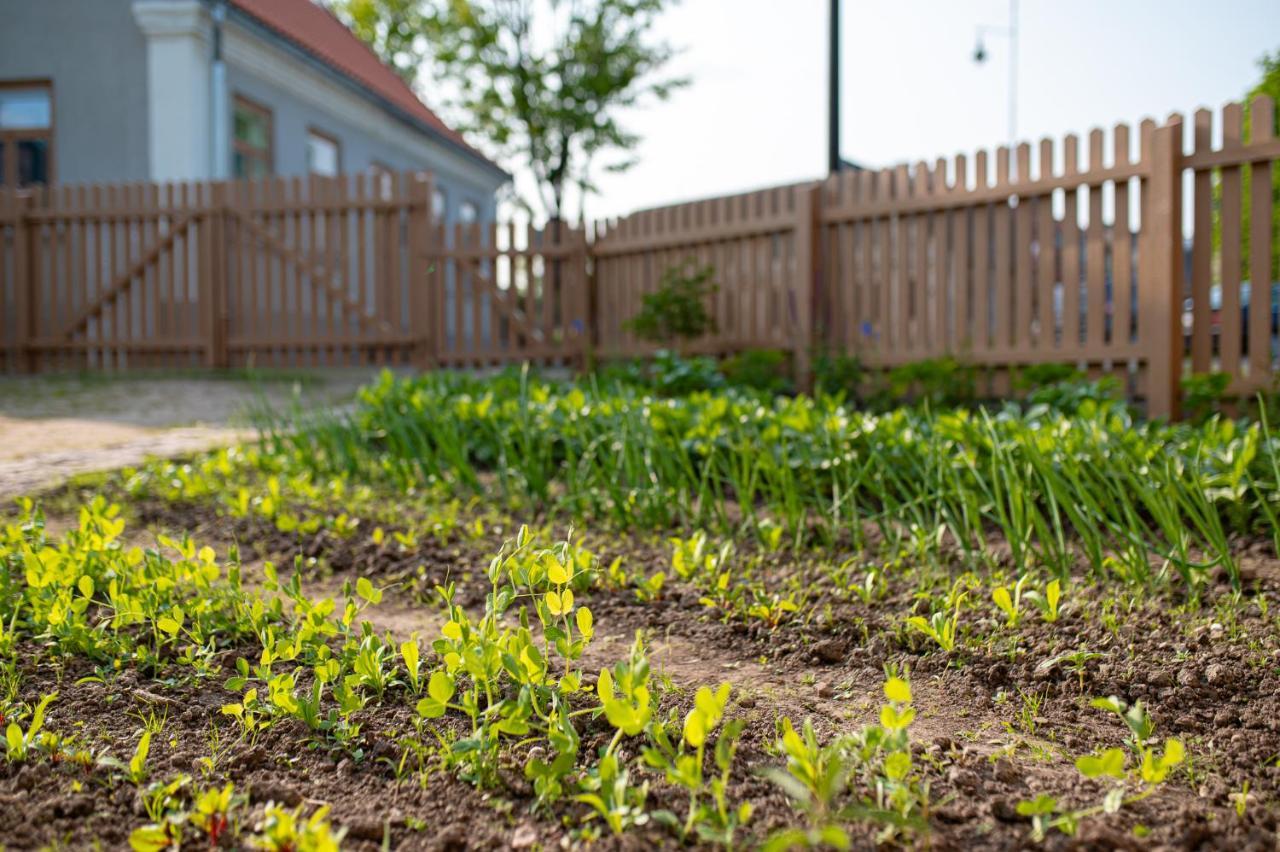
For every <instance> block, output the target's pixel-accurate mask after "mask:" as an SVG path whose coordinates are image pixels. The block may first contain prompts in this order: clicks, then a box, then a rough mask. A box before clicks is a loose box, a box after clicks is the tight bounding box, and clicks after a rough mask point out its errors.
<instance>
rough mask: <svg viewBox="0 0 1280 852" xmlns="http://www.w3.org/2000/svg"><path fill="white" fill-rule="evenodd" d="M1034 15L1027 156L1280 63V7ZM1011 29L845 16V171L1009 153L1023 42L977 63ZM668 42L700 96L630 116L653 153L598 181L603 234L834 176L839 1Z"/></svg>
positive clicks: (665, 23) (664, 26)
mask: <svg viewBox="0 0 1280 852" xmlns="http://www.w3.org/2000/svg"><path fill="white" fill-rule="evenodd" d="M1019 10H1020V11H1019V15H1020V19H1021V20H1020V24H1021V27H1020V33H1019V38H1020V47H1019V80H1018V87H1019V98H1018V135H1019V137H1021V138H1022V139H1030V140H1038V139H1040V138H1041V137H1042V136H1051V137H1053V138H1055V139H1056V138H1059V137H1061V136H1062V135H1063V134H1065V133H1069V132H1076V133H1080V134H1081V135H1082V136H1083V135H1084V134H1085V133H1087V131H1088V130H1090V129H1091V128H1093V127H1098V126H1101V127H1110V126H1111V125H1113V124H1114V123H1116V122H1118V121H1126V122H1131V123H1133V124H1134V125H1136V124H1137V122H1138V121H1139V120H1140V119H1142V118H1143V117H1146V116H1151V117H1155V118H1164V117H1165V116H1167V115H1168V114H1169V113H1170V112H1173V111H1181V112H1183V113H1185V114H1186V115H1187V116H1188V117H1189V116H1190V114H1191V112H1192V111H1194V110H1195V109H1196V108H1197V107H1200V106H1210V107H1215V108H1216V107H1218V106H1220V105H1221V104H1222V103H1224V102H1226V101H1228V100H1232V99H1235V98H1238V97H1240V96H1241V95H1242V93H1243V92H1244V91H1245V90H1246V89H1247V88H1248V87H1249V86H1250V85H1251V84H1252V83H1253V82H1254V81H1255V79H1256V78H1257V68H1256V65H1255V61H1256V60H1257V58H1258V57H1259V56H1260V55H1261V54H1262V53H1263V52H1265V51H1268V50H1276V49H1277V48H1280V0H1020V3H1019ZM1008 15H1009V3H1008V0H844V7H843V17H844V21H843V28H842V29H843V37H844V68H843V88H844V92H843V98H842V104H843V111H844V115H843V122H842V125H843V126H842V137H843V140H842V141H843V151H844V155H845V157H846V158H849V159H852V160H856V161H858V162H860V163H863V164H866V165H870V166H877V167H878V166H888V165H893V164H895V163H898V162H900V161H904V160H906V161H911V162H915V161H918V160H921V159H924V160H928V161H930V162H932V161H933V160H934V159H936V158H937V157H938V156H943V155H945V156H951V155H954V154H956V153H960V152H964V153H969V154H972V152H974V151H976V150H978V149H979V148H983V147H987V148H990V147H994V146H995V145H999V144H1002V143H1003V142H1004V141H1005V140H1006V138H1007V118H1006V115H1007V105H1008V84H1007V81H1008V65H1007V64H1006V63H1007V62H1008V58H1009V44H1008V40H1007V39H1005V38H1002V37H1000V36H996V35H992V36H989V37H988V38H987V39H986V46H987V53H988V60H987V62H986V63H984V64H982V65H977V64H975V63H974V62H973V59H972V54H973V48H974V41H975V30H976V28H977V26H978V25H979V24H989V25H994V26H1004V25H1005V24H1006V23H1007V21H1008ZM659 26H660V29H661V34H662V35H663V36H664V37H666V38H668V39H669V40H670V41H671V42H672V43H673V44H675V45H676V46H677V47H680V48H683V52H682V54H681V55H680V56H679V58H678V59H677V60H676V61H675V63H674V70H676V71H678V72H679V73H683V74H688V75H690V76H692V78H693V83H692V85H691V86H690V87H688V88H686V89H684V90H682V91H680V92H678V93H677V94H675V95H674V97H673V99H672V100H670V101H668V102H666V103H661V104H657V105H654V106H652V107H651V108H649V109H646V110H643V111H637V112H636V113H634V114H632V115H631V116H629V118H628V123H629V124H630V126H631V127H633V128H634V129H635V130H637V131H638V132H640V133H641V134H642V135H643V136H644V137H645V140H644V142H643V143H642V145H641V147H640V149H639V151H638V154H639V158H640V162H639V163H638V164H637V165H636V166H635V168H634V169H632V170H631V171H630V172H627V173H625V174H623V175H616V176H615V175H600V176H599V183H600V185H601V190H602V191H601V193H600V196H599V197H598V198H593V199H591V200H590V201H589V203H588V216H589V217H591V218H598V217H600V216H604V215H615V214H623V213H626V212H628V211H631V210H635V209H638V208H643V207H648V206H655V205H659V204H665V203H670V202H675V201H681V200H690V199H697V198H704V197H709V196H714V195H718V194H725V193H732V192H738V191H744V190H748V189H753V188H758V187H761V186H768V185H773V184H778V183H784V182H788V181H793V180H804V179H809V178H813V177H817V176H819V175H821V174H822V173H823V172H824V171H825V168H826V27H827V0H684V2H683V3H682V4H680V5H679V6H676V7H675V8H674V9H672V10H671V11H670V12H668V13H667V14H666V15H665V16H664V17H663V19H662V20H661V22H660V24H659ZM1135 135H1136V133H1135ZM1082 150H1083V148H1082ZM574 213H575V216H576V209H575V210H574Z"/></svg>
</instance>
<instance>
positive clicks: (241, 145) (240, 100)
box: [231, 93, 276, 178]
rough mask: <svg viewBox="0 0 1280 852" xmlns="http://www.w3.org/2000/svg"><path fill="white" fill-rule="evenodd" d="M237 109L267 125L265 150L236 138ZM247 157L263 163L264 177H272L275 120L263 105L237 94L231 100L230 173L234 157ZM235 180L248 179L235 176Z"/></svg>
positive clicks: (274, 154)
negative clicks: (265, 169) (254, 115)
mask: <svg viewBox="0 0 1280 852" xmlns="http://www.w3.org/2000/svg"><path fill="white" fill-rule="evenodd" d="M239 109H243V110H244V111H245V112H249V113H253V114H256V115H257V116H259V117H260V118H262V119H264V120H265V121H266V123H267V147H266V148H265V149H261V148H255V147H253V146H252V145H250V144H249V143H248V142H243V141H241V140H240V139H239V138H237V137H236V121H235V114H236V111H237V110H239ZM236 154H239V155H240V156H241V157H247V158H251V159H254V160H260V161H263V162H265V164H266V167H267V172H266V175H265V176H266V177H269V176H271V175H274V174H275V172H276V120H275V113H273V112H272V111H271V108H270V107H268V106H266V105H265V104H261V103H258V102H257V101H255V100H254V99H253V98H248V97H245V96H244V95H241V94H239V93H237V94H235V95H234V96H233V97H232V98H231V156H232V163H231V165H232V171H233V172H234V171H235V155H236ZM235 177H237V178H248V177H250V176H249V175H235Z"/></svg>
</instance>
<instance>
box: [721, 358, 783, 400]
mask: <svg viewBox="0 0 1280 852" xmlns="http://www.w3.org/2000/svg"><path fill="white" fill-rule="evenodd" d="M721 369H722V371H723V372H724V376H725V378H726V379H728V380H729V384H732V385H737V386H739V387H744V388H751V389H752V390H758V391H764V392H766V393H771V394H779V393H790V392H791V391H792V390H794V383H793V382H792V381H791V375H790V373H791V370H790V357H789V356H788V354H787V353H786V352H783V351H782V350H781V349H748V350H747V351H745V352H739V353H738V354H737V355H734V356H733V357H732V358H729V359H728V360H726V361H725V362H724V366H723V367H722V368H721Z"/></svg>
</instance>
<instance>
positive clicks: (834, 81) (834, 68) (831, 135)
mask: <svg viewBox="0 0 1280 852" xmlns="http://www.w3.org/2000/svg"><path fill="white" fill-rule="evenodd" d="M829 38H830V41H829V43H828V48H827V49H828V57H827V59H828V67H827V73H828V77H827V172H828V173H829V174H835V173H836V172H838V171H840V0H831V31H830V33H829Z"/></svg>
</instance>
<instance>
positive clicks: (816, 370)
mask: <svg viewBox="0 0 1280 852" xmlns="http://www.w3.org/2000/svg"><path fill="white" fill-rule="evenodd" d="M865 375H866V370H865V369H864V368H863V366H862V361H860V360H859V359H858V356H856V355H845V354H843V353H839V352H829V351H820V352H818V353H816V354H815V355H814V357H813V383H814V387H815V388H816V389H817V391H818V392H819V393H827V394H838V393H843V394H845V395H846V396H847V397H849V398H856V397H857V395H858V391H859V388H860V386H861V385H862V380H863V378H864V377H865Z"/></svg>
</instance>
